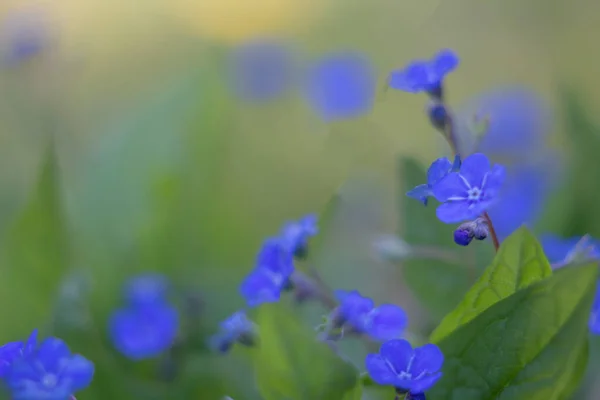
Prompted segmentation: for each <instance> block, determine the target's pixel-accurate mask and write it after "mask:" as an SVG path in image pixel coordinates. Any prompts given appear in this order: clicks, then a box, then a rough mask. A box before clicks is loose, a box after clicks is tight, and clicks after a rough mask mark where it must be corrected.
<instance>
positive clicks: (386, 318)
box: [367, 304, 408, 341]
mask: <svg viewBox="0 0 600 400" xmlns="http://www.w3.org/2000/svg"><path fill="white" fill-rule="evenodd" d="M407 322H408V317H407V316H406V313H405V312H404V310H403V309H402V308H400V307H398V306H396V305H394V304H382V305H380V306H379V307H377V308H375V309H374V310H373V311H371V313H370V315H369V324H368V326H367V333H368V334H369V335H370V336H371V337H373V338H374V339H379V340H382V341H383V340H390V339H396V338H398V337H399V336H400V335H401V334H402V332H403V331H404V329H405V328H406V325H407Z"/></svg>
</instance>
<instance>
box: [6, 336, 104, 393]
mask: <svg viewBox="0 0 600 400" xmlns="http://www.w3.org/2000/svg"><path fill="white" fill-rule="evenodd" d="M93 376H94V364H92V362H90V361H89V360H87V359H85V358H84V357H83V356H81V355H79V354H72V353H71V351H70V350H69V348H68V347H67V345H66V344H65V343H64V342H63V341H62V340H60V339H58V338H55V337H49V338H46V339H44V340H43V341H42V342H41V343H39V344H38V342H37V330H34V331H33V333H32V334H31V336H30V337H29V339H27V341H26V342H22V341H18V342H11V343H7V344H5V345H4V346H2V347H0V379H1V380H2V382H3V384H4V386H5V387H6V388H7V389H8V391H9V392H10V395H11V398H12V399H14V400H37V399H52V400H69V399H71V398H72V396H73V394H75V393H76V392H78V391H80V390H82V389H85V388H86V387H87V386H89V384H90V383H91V381H92V377H93Z"/></svg>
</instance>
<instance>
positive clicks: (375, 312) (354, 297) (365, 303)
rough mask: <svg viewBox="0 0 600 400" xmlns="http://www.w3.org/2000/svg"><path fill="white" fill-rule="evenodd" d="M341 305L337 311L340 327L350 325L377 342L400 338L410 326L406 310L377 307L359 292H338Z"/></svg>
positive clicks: (389, 305) (388, 305)
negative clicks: (408, 325)
mask: <svg viewBox="0 0 600 400" xmlns="http://www.w3.org/2000/svg"><path fill="white" fill-rule="evenodd" d="M335 295H336V298H337V299H338V301H339V302H340V305H339V307H338V309H337V311H336V313H337V318H338V319H339V321H338V325H340V326H342V325H344V324H348V325H349V326H350V327H352V329H353V330H354V331H355V332H357V333H364V334H367V335H369V336H370V337H372V338H374V339H377V340H389V339H393V338H397V337H399V336H400V335H401V334H402V332H403V331H404V329H405V328H406V326H407V324H408V318H407V316H406V313H405V312H404V310H403V309H402V308H400V307H398V306H396V305H393V304H382V305H380V306H379V307H375V304H374V303H373V300H371V299H369V298H366V297H363V296H361V295H360V293H358V291H356V290H353V291H344V290H337V291H336V292H335Z"/></svg>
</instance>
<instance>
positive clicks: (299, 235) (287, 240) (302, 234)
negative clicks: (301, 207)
mask: <svg viewBox="0 0 600 400" xmlns="http://www.w3.org/2000/svg"><path fill="white" fill-rule="evenodd" d="M318 232H319V227H318V226H317V216H316V215H314V214H309V215H306V216H305V217H303V218H301V219H299V220H298V221H293V222H288V223H286V224H285V225H284V226H283V228H282V230H281V235H280V237H281V240H282V242H283V243H284V245H285V246H286V247H287V248H288V249H289V250H290V251H291V252H292V254H294V255H302V254H304V253H305V252H306V247H307V245H308V238H309V237H311V236H314V235H316V234H317V233H318Z"/></svg>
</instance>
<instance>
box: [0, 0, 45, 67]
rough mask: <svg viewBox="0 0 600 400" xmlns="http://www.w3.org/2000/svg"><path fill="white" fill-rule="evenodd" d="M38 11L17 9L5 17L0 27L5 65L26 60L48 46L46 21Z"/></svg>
mask: <svg viewBox="0 0 600 400" xmlns="http://www.w3.org/2000/svg"><path fill="white" fill-rule="evenodd" d="M39 11H40V10H32V9H17V10H16V11H14V12H12V13H10V14H9V15H7V16H6V17H5V19H4V21H3V23H2V26H1V28H0V43H1V44H0V48H1V49H2V53H1V56H2V61H3V62H4V63H6V65H9V66H15V65H19V64H21V63H23V62H26V61H28V60H30V59H31V58H33V57H35V56H37V55H38V54H40V53H41V52H42V51H43V50H44V49H45V48H46V47H47V46H48V44H49V34H50V32H49V29H48V21H47V20H46V18H45V15H44V14H43V13H41V12H39Z"/></svg>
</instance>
